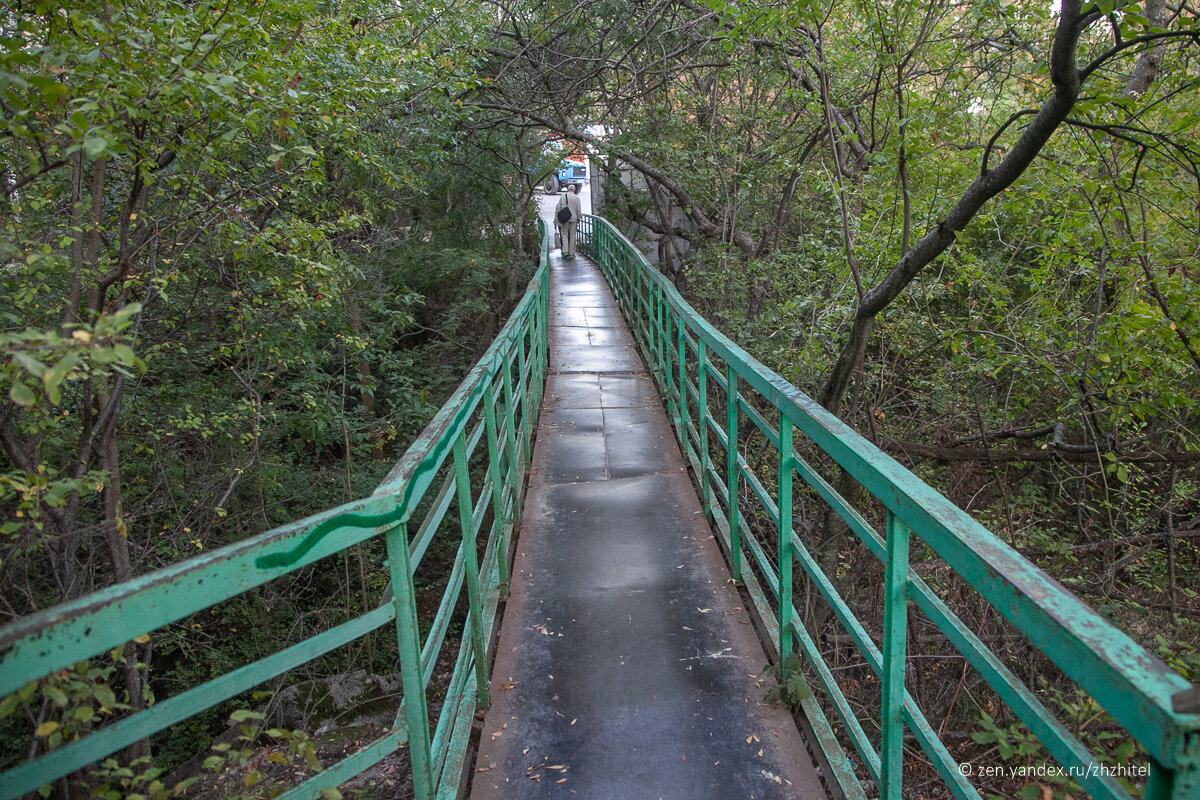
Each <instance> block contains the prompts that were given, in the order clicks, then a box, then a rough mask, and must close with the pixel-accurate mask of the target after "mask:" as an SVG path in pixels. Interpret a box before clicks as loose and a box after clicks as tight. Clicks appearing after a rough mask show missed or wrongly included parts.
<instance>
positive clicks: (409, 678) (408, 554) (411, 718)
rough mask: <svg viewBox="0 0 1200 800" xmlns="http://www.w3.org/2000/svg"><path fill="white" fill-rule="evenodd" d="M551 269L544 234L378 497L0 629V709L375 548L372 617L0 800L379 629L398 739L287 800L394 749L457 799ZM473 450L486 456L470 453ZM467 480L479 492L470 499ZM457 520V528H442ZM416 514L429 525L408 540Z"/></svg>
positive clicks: (123, 728)
mask: <svg viewBox="0 0 1200 800" xmlns="http://www.w3.org/2000/svg"><path fill="white" fill-rule="evenodd" d="M548 254H549V244H548V238H547V230H546V226H545V224H544V223H542V246H541V263H540V266H539V268H538V270H537V272H536V274H535V275H534V277H533V280H532V281H531V282H530V284H529V288H528V290H527V291H526V293H525V296H524V297H523V298H522V300H521V301H520V303H519V304H518V305H517V307H516V309H515V310H514V311H513V313H512V315H511V316H510V318H509V320H508V322H507V323H506V324H505V326H504V327H503V329H502V330H501V331H500V334H499V336H498V337H497V338H496V340H495V341H494V342H493V343H492V345H491V347H489V348H488V350H487V352H486V353H485V354H484V356H483V358H482V359H480V361H479V363H478V364H476V365H475V367H474V368H473V369H472V370H471V372H470V373H469V374H468V375H467V377H466V379H465V380H464V381H463V382H462V384H461V385H460V386H459V387H458V389H457V390H456V391H455V392H454V394H453V395H452V396H451V397H450V399H449V400H448V401H447V402H446V404H445V405H444V406H443V407H442V408H441V410H440V411H439V412H438V413H437V415H436V416H435V417H434V418H433V420H432V421H431V422H430V423H429V425H428V426H427V427H426V428H425V430H424V431H423V432H422V433H421V435H420V437H419V438H418V439H417V441H416V442H414V443H413V445H412V446H411V447H410V448H409V449H408V451H407V452H406V453H405V454H404V456H403V458H401V459H400V461H399V462H398V463H397V464H396V466H395V467H394V468H393V469H392V470H391V472H390V473H389V474H388V476H387V477H386V478H385V479H384V480H383V482H382V483H381V484H380V485H379V487H378V488H377V489H376V490H375V493H374V494H372V495H371V496H370V497H367V498H365V499H362V500H358V501H355V502H352V503H347V504H345V505H343V506H340V507H338V508H334V509H331V510H329V511H326V512H324V513H321V514H317V515H315V516H312V517H309V518H308V519H304V520H301V521H299V522H296V523H293V524H291V525H287V526H284V527H282V528H277V529H275V530H271V531H268V532H266V533H263V534H260V535H258V536H254V537H252V538H250V539H247V540H245V541H243V542H238V543H237V544H233V545H230V546H228V547H224V548H221V549H219V550H215V551H213V552H211V553H207V554H205V555H202V556H198V557H196V558H192V559H189V560H187V561H184V562H182V563H179V564H175V565H173V566H170V567H167V568H166V569H162V570H158V571H156V572H152V573H150V574H148V575H144V576H142V577H140V578H137V579H135V580H133V581H130V582H128V583H123V584H120V585H117V586H113V587H111V588H108V589H105V590H103V591H100V592H97V593H95V594H93V595H90V596H88V597H84V598H82V599H80V600H78V601H75V602H72V603H68V604H65V605H62V606H59V607H57V608H53V609H50V610H48V611H45V612H42V613H39V614H36V615H33V616H30V617H27V618H25V619H22V620H20V621H19V622H16V623H14V624H11V625H9V626H7V627H5V628H3V629H0V698H4V697H5V696H7V695H11V694H13V693H14V692H18V691H22V692H27V693H31V692H33V691H35V690H36V688H37V685H38V682H39V681H42V680H43V679H46V678H47V677H48V676H51V675H53V674H54V673H56V672H57V671H59V670H64V669H67V668H69V667H71V666H72V665H74V664H77V663H78V662H82V661H84V660H86V659H90V658H92V657H94V656H97V655H99V654H101V653H104V652H106V651H110V650H112V649H114V648H120V647H122V646H123V645H125V644H126V643H128V642H130V641H133V640H135V639H136V640H141V638H142V637H143V636H144V635H145V634H147V633H151V632H153V631H155V630H156V629H159V628H162V627H163V626H166V625H169V624H171V623H173V622H176V621H178V620H181V619H184V618H185V617H187V616H189V615H191V614H195V613H196V612H199V611H203V610H204V609H206V608H209V607H211V606H213V605H215V604H216V603H219V602H221V601H224V600H227V599H229V598H232V597H234V596H236V595H239V594H241V593H243V592H246V591H248V590H251V589H254V588H255V587H259V586H262V585H264V584H266V583H268V582H270V581H273V580H275V579H277V578H280V577H281V576H284V575H286V574H288V573H290V572H293V571H295V570H298V569H301V568H302V567H306V566H309V565H311V564H315V563H317V562H319V561H320V560H321V559H324V558H328V557H330V556H333V555H335V554H337V553H342V552H344V551H346V550H347V549H349V548H353V547H355V546H356V545H358V544H360V543H363V542H365V541H367V540H368V539H370V538H372V537H376V536H382V537H383V538H384V540H385V545H386V551H387V557H388V568H389V571H390V577H391V583H390V586H389V588H388V589H387V590H385V592H384V593H383V597H382V599H381V601H380V603H379V605H377V606H376V607H374V608H373V609H371V610H369V611H366V612H365V613H363V614H361V615H359V616H358V617H356V618H353V619H351V620H349V621H347V622H345V623H342V624H340V625H338V626H336V627H334V628H332V629H330V630H327V631H324V632H323V633H320V634H318V635H315V636H312V637H310V638H308V639H305V640H304V641H302V642H300V643H298V644H295V645H293V646H291V647H288V648H287V649H284V650H282V651H280V652H278V653H275V654H273V655H270V656H267V657H265V658H262V659H259V660H257V661H254V662H253V663H250V664H246V665H245V666H242V667H240V668H238V669H235V670H232V671H230V672H228V673H226V674H224V675H221V676H219V677H217V678H214V679H213V680H210V681H208V682H207V683H203V684H201V685H199V686H196V687H194V688H192V689H189V690H188V691H185V692H183V693H181V694H178V695H176V696H173V697H169V698H166V699H163V700H160V701H158V702H156V703H154V704H153V705H150V706H149V707H147V708H145V709H144V710H140V711H136V712H135V713H130V714H128V715H126V716H124V717H122V718H119V719H117V720H115V721H113V722H111V723H109V724H104V725H101V726H99V727H96V728H95V729H94V730H92V731H91V732H90V733H88V734H87V735H84V736H82V737H80V738H78V739H76V740H74V741H70V742H67V743H64V744H63V745H62V746H61V747H59V748H57V749H55V750H53V751H52V752H49V753H45V754H43V755H40V756H39V757H36V758H34V759H33V760H30V761H28V762H26V763H24V764H21V765H19V766H15V767H13V768H11V769H9V770H7V771H6V772H4V773H3V774H0V800H11V799H12V798H17V797H20V796H22V795H24V794H26V793H28V792H31V791H33V790H35V789H37V788H38V787H40V786H43V785H46V784H48V783H51V782H52V781H55V780H57V779H59V778H61V777H63V776H66V775H70V774H71V773H73V772H75V771H76V770H80V769H82V768H84V767H86V766H88V765H89V764H92V763H94V762H96V761H98V760H100V759H102V758H104V757H105V756H107V755H109V754H111V753H115V752H116V751H118V750H121V749H122V748H125V747H127V746H129V745H131V744H133V743H135V742H138V741H140V740H142V739H145V738H146V737H149V736H150V735H152V734H154V733H157V732H159V731H162V730H165V729H167V728H169V727H170V726H172V725H175V724H177V723H179V722H180V721H182V720H184V719H187V718H188V717H191V716H193V715H195V714H197V713H200V712H201V711H204V710H205V709H208V708H211V707H213V706H215V705H217V704H220V703H223V702H225V701H226V700H229V699H230V698H234V697H236V696H238V695H240V694H242V693H243V692H246V691H247V690H249V689H252V688H253V687H255V686H258V685H259V684H262V683H263V682H265V681H268V680H271V679H273V678H275V677H276V676H279V675H282V674H283V673H285V672H287V671H288V670H291V669H294V668H296V667H298V666H300V665H302V664H304V663H306V662H309V661H311V660H313V659H315V658H317V657H319V656H322V655H324V654H326V653H329V652H331V651H333V650H334V649H336V648H339V647H342V646H343V645H346V644H348V643H350V642H353V641H355V640H357V639H359V638H361V637H363V636H365V635H367V634H368V633H370V632H372V631H374V630H377V629H379V628H382V627H384V626H385V625H388V624H389V623H394V624H395V632H396V637H397V643H398V649H399V655H400V673H401V681H402V686H403V701H402V702H401V703H400V704H399V708H398V710H397V712H396V717H395V722H394V725H393V726H392V727H391V729H390V730H388V731H387V732H386V733H384V734H383V735H382V736H380V737H379V738H377V739H376V740H375V741H372V742H370V743H368V744H366V745H365V746H364V747H362V748H361V749H359V750H357V751H356V752H353V753H351V754H349V755H347V756H346V757H345V758H343V759H341V760H340V761H338V762H336V763H334V764H330V765H326V766H325V768H324V769H323V770H322V771H320V772H318V773H317V774H315V775H314V776H312V777H310V778H308V779H307V780H306V781H305V782H303V783H302V784H300V785H299V786H296V787H295V788H293V789H291V790H289V791H288V792H287V793H286V794H284V795H282V796H283V797H284V798H287V799H288V800H294V799H295V798H305V799H307V798H317V797H321V796H322V790H323V789H327V788H332V787H336V786H338V785H340V784H342V783H344V782H345V781H347V780H349V779H350V778H352V777H353V776H354V775H357V774H359V773H360V772H362V771H364V770H365V769H367V768H368V767H370V766H371V765H373V764H375V763H377V762H379V761H380V760H381V759H383V758H385V757H386V756H388V755H390V754H391V753H393V752H395V751H396V750H397V749H399V748H401V747H404V746H407V748H408V753H409V760H410V762H411V765H412V772H413V784H414V788H415V793H416V797H417V798H419V799H420V800H426V798H433V797H448V798H452V797H455V796H457V793H458V790H459V785H460V778H461V776H462V774H463V769H464V762H465V759H466V755H467V748H468V740H469V738H470V733H471V723H472V721H473V719H474V715H475V710H476V708H477V707H481V706H482V707H486V706H487V705H488V676H487V667H488V663H489V659H488V656H489V652H488V650H489V647H490V646H491V642H492V639H493V637H492V629H493V626H494V624H495V618H496V608H497V603H498V600H499V597H500V594H501V592H502V591H503V590H504V589H505V587H506V586H507V583H508V579H509V575H508V563H509V561H508V558H509V553H510V544H511V538H510V535H511V532H512V530H513V526H514V524H515V523H516V522H518V521H519V520H520V518H521V502H522V499H521V498H522V490H523V487H524V475H525V469H526V466H527V465H528V463H529V449H530V441H531V435H532V430H533V426H534V424H536V420H537V410H538V408H539V406H540V403H541V399H542V392H543V387H544V384H545V375H546V367H547V363H548V361H547V359H548V352H547V339H546V331H547V319H548V298H549V272H548V266H547V264H548V259H549V255H548ZM480 442H483V443H484V450H486V453H484V452H483V451H481V450H479V445H480ZM473 457H474V460H473V461H472V458H473ZM472 464H474V465H475V469H474V470H473V471H472V470H471V469H470V466H471V465H472ZM472 474H474V475H475V477H476V479H477V483H478V486H472ZM480 475H482V479H481V480H479V476H480ZM431 490H435V491H431ZM423 500H424V501H426V502H425V503H422V501H423ZM455 504H456V511H457V518H458V524H457V526H455V525H454V521H453V517H448V516H447V512H448V510H449V509H450V508H451V506H452V505H455ZM419 508H424V509H427V510H426V511H425V513H424V516H423V518H422V519H421V520H420V523H419V525H417V526H416V527H415V529H414V528H413V527H412V521H413V519H412V518H413V516H414V514H415V513H416V512H417V511H418V510H419ZM481 534H482V537H481ZM438 536H441V537H452V538H451V539H450V541H449V544H448V545H447V547H449V548H453V546H454V542H455V541H457V542H458V544H457V557H456V559H455V561H454V566H453V571H452V573H451V575H450V577H449V580H448V583H447V586H446V590H445V593H444V594H443V596H442V599H441V602H440V604H439V607H438V610H437V612H436V615H435V616H434V617H433V619H431V620H424V619H422V620H418V616H417V606H416V600H415V596H414V587H413V577H412V576H413V574H414V573H415V572H416V570H417V568H418V566H419V565H420V563H421V559H422V556H423V555H424V554H425V552H426V550H427V548H428V547H429V546H430V544H431V543H432V542H433V541H434V539H435V537H438ZM464 589H465V592H466V595H467V601H466V602H467V608H468V612H467V615H466V620H465V621H464V623H463V631H462V636H461V639H460V642H459V644H458V647H457V650H458V652H457V656H456V657H454V670H453V673H452V676H451V678H450V682H449V688H448V689H447V690H446V695H445V700H444V702H443V704H442V706H441V711H440V713H438V714H437V715H436V721H435V722H434V724H433V725H431V724H430V719H429V711H428V704H427V687H428V685H429V681H430V677H431V675H432V674H433V670H434V666H435V665H436V664H437V663H438V661H439V657H440V656H441V654H442V651H443V650H444V649H448V648H452V647H453V645H452V643H451V642H449V641H448V640H447V632H448V630H449V629H450V625H451V622H452V620H453V618H454V616H455V612H456V608H457V607H459V606H460V604H461V600H462V594H463V592H464ZM364 600H365V598H364ZM33 738H34V737H33V729H32V726H31V729H30V739H31V740H32V739H33Z"/></svg>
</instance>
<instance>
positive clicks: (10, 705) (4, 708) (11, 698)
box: [0, 694, 18, 719]
mask: <svg viewBox="0 0 1200 800" xmlns="http://www.w3.org/2000/svg"><path fill="white" fill-rule="evenodd" d="M17 702H18V698H17V696H16V695H15V694H10V695H6V696H5V697H4V699H3V700H0V719H7V718H9V717H11V716H12V713H13V712H14V711H16V710H17Z"/></svg>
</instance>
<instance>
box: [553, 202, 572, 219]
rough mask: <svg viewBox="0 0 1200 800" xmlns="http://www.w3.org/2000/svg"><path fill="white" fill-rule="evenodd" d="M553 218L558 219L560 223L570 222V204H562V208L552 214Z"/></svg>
mask: <svg viewBox="0 0 1200 800" xmlns="http://www.w3.org/2000/svg"><path fill="white" fill-rule="evenodd" d="M554 218H555V219H556V220H558V221H559V222H562V223H567V222H570V221H571V207H570V206H563V207H562V208H560V209H559V210H558V212H557V213H556V214H555V215H554Z"/></svg>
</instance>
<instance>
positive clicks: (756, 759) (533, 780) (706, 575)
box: [471, 251, 826, 800]
mask: <svg viewBox="0 0 1200 800" xmlns="http://www.w3.org/2000/svg"><path fill="white" fill-rule="evenodd" d="M551 268H552V272H551V311H550V324H551V328H550V377H549V379H548V382H547V386H546V394H545V401H544V406H543V410H542V414H541V420H540V424H539V428H538V434H537V440H536V446H535V448H534V455H533V462H532V466H531V470H530V478H529V489H528V495H527V499H526V503H525V517H524V520H523V523H522V531H521V535H520V539H519V541H518V542H517V552H516V559H515V563H514V566H513V580H512V595H511V597H510V599H509V601H508V603H507V607H506V609H505V612H504V620H503V624H502V627H501V633H500V641H499V644H498V647H497V655H496V662H495V667H494V670H493V678H492V701H493V705H492V708H491V709H490V710H489V711H488V713H487V716H486V719H485V722H484V728H483V733H482V737H481V740H480V744H479V753H478V757H477V760H476V764H475V769H474V772H473V775H472V778H473V783H472V790H471V797H472V798H473V800H499V799H500V798H504V799H505V800H524V799H525V798H528V799H530V800H532V799H533V798H569V797H582V798H589V799H590V800H603V799H605V798H613V800H639V799H640V798H647V799H648V800H654V799H655V798H668V799H669V798H679V799H680V800H702V799H703V798H720V799H721V800H724V799H725V798H818V797H820V798H823V797H826V794H825V792H824V791H823V789H822V787H821V782H820V779H819V778H818V777H817V774H816V772H815V770H814V769H813V766H812V762H811V761H810V759H809V756H808V754H807V752H806V750H805V746H804V742H803V740H802V738H801V736H800V734H799V733H798V732H797V730H796V727H795V724H794V723H793V721H792V719H791V716H790V714H789V713H788V712H787V711H786V709H783V708H782V707H780V706H778V705H775V704H769V703H767V702H766V700H765V695H766V693H767V691H768V689H769V687H770V681H768V680H766V679H763V678H761V677H760V673H761V672H762V670H763V668H764V666H765V665H766V663H767V659H766V656H765V655H764V653H763V650H762V647H761V645H760V643H759V641H758V639H757V638H756V637H755V633H754V628H753V626H752V625H751V622H750V618H749V616H748V614H747V612H746V609H745V608H744V607H743V604H742V601H741V598H740V597H739V595H738V593H737V590H736V588H735V587H734V586H733V585H732V583H731V582H730V581H729V573H728V570H727V569H726V566H725V562H724V560H723V559H722V557H721V554H720V551H719V550H718V544H717V542H716V541H715V539H714V538H713V535H712V532H711V531H710V530H709V527H708V524H707V522H706V520H705V518H704V514H703V512H702V510H701V508H700V504H699V500H698V499H697V498H696V494H695V491H694V489H693V488H692V484H691V482H690V480H689V478H688V475H687V472H686V471H685V470H684V465H683V461H682V459H681V457H680V454H679V449H678V446H677V444H676V441H675V439H674V436H673V434H672V432H671V429H670V427H669V425H668V422H667V418H666V415H665V414H664V412H663V410H662V406H661V403H660V401H659V398H658V395H657V393H656V390H655V388H654V384H653V383H652V381H651V380H650V378H649V376H648V375H647V373H646V371H645V369H644V367H643V366H642V362H641V359H640V358H639V356H638V354H637V352H636V350H635V349H634V344H633V340H632V339H631V338H630V335H629V332H628V330H627V329H626V328H625V326H624V323H623V322H622V321H621V318H620V313H619V312H618V311H617V309H616V306H615V304H614V302H613V299H612V296H611V294H610V293H609V290H608V287H607V285H606V284H605V282H604V280H603V278H602V277H601V276H600V273H599V270H597V269H596V268H595V267H594V266H593V265H592V264H591V263H590V262H588V261H587V260H585V259H583V258H582V257H579V258H576V259H573V260H566V261H563V260H561V259H560V258H559V255H558V251H552V265H551Z"/></svg>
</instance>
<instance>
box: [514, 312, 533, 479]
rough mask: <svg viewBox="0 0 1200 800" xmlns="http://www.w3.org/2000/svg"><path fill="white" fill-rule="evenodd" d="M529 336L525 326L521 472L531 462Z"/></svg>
mask: <svg viewBox="0 0 1200 800" xmlns="http://www.w3.org/2000/svg"><path fill="white" fill-rule="evenodd" d="M528 337H529V329H528V326H525V330H522V331H521V335H520V336H519V337H518V338H517V379H518V380H520V379H521V376H524V380H525V382H524V384H522V394H521V472H524V471H525V465H526V464H528V463H529V445H530V441H531V431H530V427H529V426H530V423H531V421H530V419H529V418H530V416H532V415H531V414H530V413H529V389H530V384H531V383H533V373H532V372H529V373H526V372H525V362H526V360H527V359H526V356H525V350H526V347H525V343H526V339H527V338H528Z"/></svg>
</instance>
